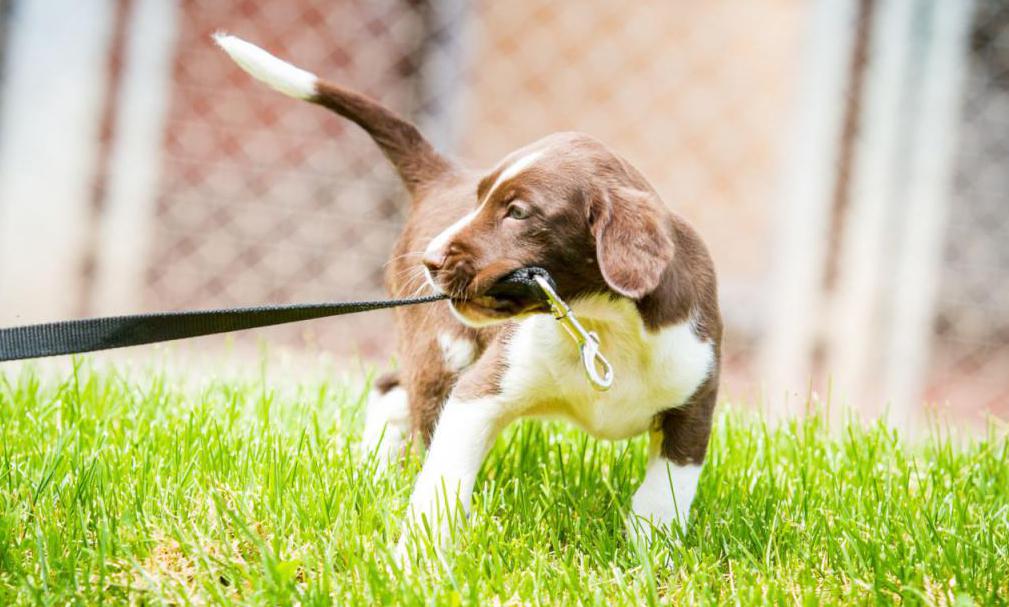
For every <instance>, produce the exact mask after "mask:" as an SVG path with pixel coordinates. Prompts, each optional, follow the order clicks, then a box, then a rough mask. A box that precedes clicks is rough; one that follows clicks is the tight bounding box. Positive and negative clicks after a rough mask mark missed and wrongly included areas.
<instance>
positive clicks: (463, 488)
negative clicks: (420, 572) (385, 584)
mask: <svg viewBox="0 0 1009 607" xmlns="http://www.w3.org/2000/svg"><path fill="white" fill-rule="evenodd" d="M506 423H507V420H506V415H505V407H504V406H503V404H502V402H501V401H500V400H498V399H496V398H493V397H485V398H478V399H473V400H467V399H460V398H457V397H454V396H453V397H450V398H449V400H448V402H446V403H445V407H444V408H443V409H442V411H441V415H440V416H439V420H438V424H437V426H436V427H435V431H434V436H433V437H432V439H431V446H430V447H429V449H428V453H427V459H426V460H425V461H424V467H423V468H422V469H421V473H420V476H419V477H418V478H417V484H416V485H415V486H414V490H413V496H412V497H411V499H410V509H409V511H408V515H407V523H406V526H405V528H404V531H403V536H402V537H401V538H400V543H399V547H398V549H397V552H398V553H399V555H400V556H401V557H402V556H404V555H405V554H406V545H407V542H408V541H409V540H410V538H411V536H412V535H413V534H417V533H418V532H422V531H423V529H424V528H425V523H426V525H427V526H429V527H430V529H431V531H432V533H433V536H434V537H433V538H432V539H433V540H434V542H435V545H443V544H444V543H445V541H446V540H447V539H448V536H449V534H450V531H451V525H452V523H453V522H454V521H455V519H456V518H457V516H458V514H459V512H458V508H459V507H460V506H461V507H462V508H463V511H464V512H468V511H469V505H470V499H471V497H472V495H473V484H474V482H475V481H476V475H477V472H479V471H480V465H481V464H482V463H483V459H484V456H486V455H487V451H488V450H489V449H490V447H491V445H492V444H493V443H494V438H495V437H496V436H497V435H498V433H499V432H500V431H501V429H502V428H503V427H504V425H505V424H506Z"/></svg>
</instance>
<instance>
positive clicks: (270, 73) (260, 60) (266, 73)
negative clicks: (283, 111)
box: [214, 32, 318, 99]
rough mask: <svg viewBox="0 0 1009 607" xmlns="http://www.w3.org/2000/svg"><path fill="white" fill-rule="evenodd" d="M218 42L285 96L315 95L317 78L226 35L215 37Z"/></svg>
mask: <svg viewBox="0 0 1009 607" xmlns="http://www.w3.org/2000/svg"><path fill="white" fill-rule="evenodd" d="M214 42H216V43H217V46H219V47H221V48H222V49H224V52H226V53H228V56H230V57H231V58H232V59H233V60H234V62H235V63H237V64H238V65H239V66H240V67H241V68H242V69H243V70H245V71H246V72H248V73H249V74H250V75H251V76H252V77H253V78H255V79H256V80H259V81H260V82H263V83H265V84H267V85H268V86H269V87H270V88H273V89H275V90H277V91H280V92H281V93H284V94H285V95H289V96H291V97H296V98H298V99H308V98H310V97H312V96H314V95H315V93H316V89H315V83H316V81H317V80H318V77H316V75H315V74H313V73H311V72H307V71H305V70H303V69H301V68H299V67H295V66H293V65H291V64H290V63H288V62H286V61H283V60H281V59H278V58H277V57H274V56H273V55H271V54H270V53H268V52H266V51H264V50H263V49H261V48H259V47H258V46H256V45H255V44H250V43H248V42H246V41H245V40H242V39H241V38H237V37H235V36H230V35H228V34H225V33H223V32H217V33H216V34H214Z"/></svg>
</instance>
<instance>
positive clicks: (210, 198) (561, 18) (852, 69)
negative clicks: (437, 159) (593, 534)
mask: <svg viewBox="0 0 1009 607" xmlns="http://www.w3.org/2000/svg"><path fill="white" fill-rule="evenodd" d="M217 29H222V30H226V31H228V32H230V33H234V34H236V35H239V36H241V37H244V38H246V39H248V40H250V41H252V42H254V43H256V44H258V45H261V46H263V47H265V48H266V49H268V50H270V51H271V52H273V53H275V54H278V55H280V56H282V57H284V58H286V59H289V60H290V61H292V62H294V63H295V64H297V65H299V66H302V67H304V68H306V69H309V70H311V71H314V72H316V73H318V74H320V75H322V76H323V77H326V78H328V79H332V80H335V81H337V82H340V83H343V84H345V85H347V86H349V87H351V88H355V89H358V90H361V91H363V92H365V93H367V94H369V95H371V96H374V97H376V98H378V99H380V100H381V101H383V102H384V103H386V104H387V105H389V106H391V107H392V108H394V109H396V110H397V111H399V112H401V113H403V114H405V115H407V116H409V117H411V118H412V119H413V120H415V121H416V122H417V123H418V124H419V125H420V126H421V128H422V129H423V130H424V131H425V132H426V133H427V134H428V136H429V137H430V138H431V139H432V140H433V141H435V142H436V143H437V144H438V145H439V146H441V147H442V148H443V149H444V150H446V151H448V152H449V153H451V154H453V155H456V156H458V157H461V158H465V159H468V160H471V161H472V162H473V163H474V164H476V165H483V166H488V165H492V164H493V163H495V162H496V161H497V160H498V159H499V158H500V157H501V156H503V155H504V154H506V153H507V152H509V151H511V150H512V149H514V148H516V147H518V146H521V145H524V144H526V143H528V142H530V141H532V140H534V139H536V138H538V137H540V136H542V135H545V134H547V133H550V132H553V131H557V130H572V129H573V130H580V131H585V132H588V133H590V134H592V135H594V136H596V137H598V138H600V139H602V140H603V141H605V142H607V143H608V144H610V145H611V146H612V147H613V148H615V149H616V150H617V151H618V152H620V153H621V154H623V155H624V156H626V157H627V158H629V159H630V160H631V161H632V162H633V163H634V164H635V165H636V166H637V167H638V168H640V169H641V170H642V171H643V172H644V173H645V174H646V175H647V176H648V177H649V179H651V181H652V183H653V184H654V185H655V187H656V188H657V190H658V191H659V193H660V194H661V195H662V196H663V198H664V200H665V201H666V202H667V203H668V204H669V206H670V207H671V208H673V209H675V210H676V211H678V212H679V213H681V214H683V215H684V216H686V217H687V218H689V220H690V221H692V222H693V223H694V224H695V225H696V226H697V227H698V228H699V230H700V231H701V233H702V234H703V236H704V237H705V239H706V241H707V243H708V245H709V246H710V248H711V250H712V253H713V256H714V258H715V261H716V264H717V266H718V268H719V272H720V288H721V300H722V309H723V313H724V316H725V319H726V323H727V335H726V339H725V353H726V364H727V371H726V379H725V381H724V388H723V394H724V395H725V397H726V398H728V399H729V400H732V401H736V402H742V403H748V404H754V405H757V406H763V407H767V408H769V409H772V410H774V411H782V412H789V411H794V410H797V409H799V408H801V406H802V404H803V402H804V398H805V395H806V394H807V393H808V392H809V391H810V390H812V391H815V392H816V393H818V394H819V395H820V396H821V398H822V399H824V400H826V399H827V395H828V394H829V399H830V402H831V403H832V404H833V403H838V404H846V405H850V406H854V407H856V408H857V409H858V410H859V411H861V412H863V413H865V414H866V415H868V416H874V415H877V414H879V413H880V412H884V411H886V412H888V413H889V414H890V416H891V417H892V418H893V419H895V420H896V421H897V422H898V423H899V422H900V421H901V420H907V419H915V418H920V417H921V414H922V413H923V412H924V411H927V410H929V409H930V408H936V407H938V408H941V409H946V410H948V411H952V412H953V413H954V414H955V416H956V418H957V419H959V420H962V421H965V422H970V423H976V422H979V421H980V420H983V419H984V418H985V416H987V415H989V414H994V415H995V416H998V417H1001V418H1002V419H1006V418H1009V0H745V1H740V0H708V1H706V2H695V1H691V0H636V1H635V2H612V1H605V0H583V1H580V2H555V1H551V0H509V1H507V2H491V1H489V0H485V1H481V2H466V1H465V0H337V1H334V0H258V1H257V0H244V1H234V2H222V1H219V0H213V1H212V0H188V1H185V2H172V1H170V0H104V1H100V0H0V325H10V324H20V323H28V322H40V321H47V320H56V319H64V318H72V317H83V316H89V315H105V314H117V313H129V312H137V311H153V310H171V309H186V308H205V307H217V306H234V305H253V304H262V303H280V302H309V301H321V300H338V299H352V298H366V297H376V296H379V295H380V294H381V293H382V286H381V285H382V273H383V264H384V263H385V261H386V259H387V257H388V255H389V251H390V249H391V247H392V244H393V242H394V239H395V238H396V235H397V232H398V230H399V227H400V225H401V224H402V221H403V207H404V204H403V203H404V201H405V199H406V196H405V192H404V190H403V188H402V187H401V186H400V185H399V183H398V182H397V180H396V179H395V177H394V175H393V172H392V170H391V169H390V167H389V166H387V165H386V163H385V162H384V160H383V158H382V157H381V155H380V154H379V153H378V151H377V150H376V149H375V147H374V146H373V145H372V143H371V142H370V140H369V139H368V138H367V137H366V136H365V135H364V134H363V133H362V132H361V131H359V130H358V129H357V128H356V127H354V126H353V125H350V124H349V123H347V122H345V121H343V120H341V119H339V118H337V117H335V116H332V115H330V114H328V113H327V112H326V111H324V110H321V109H319V108H316V107H313V106H310V105H308V104H301V103H298V102H296V101H293V100H290V99H288V98H285V97H283V96H282V95H280V94H277V93H274V92H272V91H270V90H267V89H265V88H264V87H262V86H260V85H258V84H257V83H255V82H253V81H252V80H251V78H249V77H248V76H247V75H246V74H244V73H243V72H241V71H240V70H239V69H238V68H237V67H236V66H234V65H233V64H232V63H231V62H230V61H229V60H228V59H227V57H226V56H225V55H224V54H223V53H221V52H219V51H218V50H217V49H216V48H215V47H214V46H213V44H212V42H211V39H210V34H211V33H212V32H214V31H215V30H217ZM236 339H237V342H235V343H237V344H238V347H239V348H241V347H242V344H245V345H250V346H252V349H255V344H256V343H257V340H260V339H265V340H266V341H268V342H269V343H270V344H271V347H278V348H289V349H291V350H293V351H297V352H302V353H305V354H306V356H309V357H311V356H317V355H318V354H319V353H323V352H325V353H329V354H330V355H332V356H337V357H363V358H365V359H369V360H374V361H377V362H378V363H380V364H386V363H387V362H388V361H389V360H390V357H391V356H392V352H393V348H394V341H393V340H394V335H393V332H392V327H391V321H390V316H389V315H388V314H385V313H373V314H369V315H365V316H354V317H345V318H342V319H334V320H326V321H316V322H312V323H308V324H300V325H294V326H290V327H284V328H277V329H270V330H267V331H264V332H259V333H256V334H255V335H242V336H239V337H237V338H236ZM198 343H199V346H200V347H201V348H205V349H212V348H215V347H218V346H220V345H221V344H223V343H224V339H223V338H205V339H203V340H201V341H200V342H198ZM128 355H131V356H132V355H136V356H142V355H143V353H142V350H141V349H137V350H134V351H131V352H130V353H129V354H128ZM348 359H349V358H348Z"/></svg>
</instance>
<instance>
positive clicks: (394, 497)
mask: <svg viewBox="0 0 1009 607" xmlns="http://www.w3.org/2000/svg"><path fill="white" fill-rule="evenodd" d="M43 376H45V377H47V379H42V377H43ZM48 377H49V375H47V374H43V373H41V372H36V371H31V370H28V371H18V372H16V373H15V372H13V371H10V370H8V371H6V372H4V371H3V370H2V369H0V604H3V605H8V604H35V603H39V604H68V603H78V604H94V603H97V602H99V601H105V602H110V603H126V602H132V603H181V604H186V603H233V602H241V603H249V604H263V605H274V604H288V603H301V604H326V603H330V602H332V603H336V604H343V605H348V604H353V605H357V604H369V605H370V604H378V603H382V604H389V603H391V604H420V603H426V604H438V605H442V604H445V605H457V604H494V603H501V604H527V603H547V604H568V603H572V602H575V603H587V604H601V605H614V604H628V605H641V604H662V603H670V602H672V603H677V604H682V603H704V604H715V603H717V604H723V603H732V602H738V603H741V604H766V603H787V604H795V603H804V604H821V603H850V602H858V603H876V602H883V603H889V602H898V601H901V602H908V603H911V604H919V603H925V604H972V603H977V604H992V603H995V604H997V603H1005V602H1006V601H1007V600H1009V444H1007V442H1006V440H1005V438H1002V437H1001V436H1000V435H999V434H998V433H997V432H996V431H995V430H992V431H991V432H989V434H988V435H987V437H978V438H965V437H960V436H957V435H955V434H952V433H950V432H948V431H946V430H945V429H942V430H940V429H936V430H933V431H932V432H931V434H930V436H929V437H928V438H924V439H922V440H921V441H919V442H917V443H916V444H914V445H911V444H909V443H908V442H906V441H904V440H903V439H901V438H900V437H899V436H898V435H897V434H895V433H894V431H892V430H890V429H888V428H886V427H885V426H883V425H872V426H868V427H863V426H859V425H857V424H850V425H849V426H848V427H845V428H843V429H838V430H835V431H828V430H827V428H826V427H825V424H824V423H823V421H822V420H821V419H819V418H816V417H811V418H808V419H807V420H805V421H801V422H792V423H789V424H785V425H781V426H778V427H772V426H770V425H768V424H767V423H765V422H763V421H762V420H761V419H760V418H759V417H758V416H756V415H755V414H752V413H746V412H744V411H743V410H742V409H741V408H738V407H736V408H734V407H733V406H731V405H727V404H723V405H722V406H721V409H720V414H719V415H718V418H717V421H716V430H715V435H714V438H713V443H712V446H711V450H710V455H709V457H708V460H707V463H706V465H705V470H704V473H703V475H702V477H701V487H700V492H699V495H698V499H697V501H696V502H695V507H694V508H695V510H694V512H693V516H692V518H691V524H690V528H689V530H688V532H687V533H686V535H685V536H683V537H670V538H669V539H668V541H666V542H661V543H659V544H656V545H654V546H653V547H652V548H651V549H649V550H648V551H647V552H639V551H636V550H635V549H633V548H632V546H630V545H629V544H628V542H627V541H625V538H624V535H623V532H622V530H623V518H624V515H625V511H626V508H627V505H628V503H629V500H630V496H631V494H632V492H633V489H634V487H635V485H636V483H637V482H638V480H639V479H640V477H641V476H642V474H643V472H644V447H645V445H644V443H643V442H642V441H641V440H640V439H639V440H635V441H631V442H619V443H606V442H599V441H595V440H591V439H588V438H587V437H586V436H585V435H584V434H582V433H580V432H578V431H576V430H573V429H571V428H569V427H566V426H563V425H559V424H544V423H538V422H533V423H522V424H518V425H516V426H514V427H512V428H510V429H509V430H508V431H507V432H506V433H505V434H504V435H503V436H502V437H501V438H500V439H499V441H498V443H497V445H496V447H495V448H494V450H493V451H492V453H491V454H490V456H489V458H488V460H487V462H486V464H485V466H484V468H483V471H482V473H481V478H480V480H479V482H478V484H477V492H476V496H475V503H474V511H473V513H472V515H471V516H470V520H469V522H468V525H467V527H466V528H465V529H464V531H463V532H462V533H461V535H460V537H459V538H458V541H457V542H456V545H455V547H454V549H453V550H451V551H449V552H447V553H446V554H444V555H442V556H441V557H438V556H435V555H431V556H430V558H429V559H428V560H427V561H426V563H425V564H424V565H421V566H417V567H415V569H414V570H413V571H412V572H410V573H409V574H406V573H403V572H402V571H396V569H395V565H394V560H393V559H392V558H391V556H390V554H391V549H392V547H393V545H394V543H395V541H396V539H397V536H398V532H399V521H400V519H401V518H402V516H403V513H404V510H405V507H406V501H407V497H408V494H409V491H410V486H411V480H412V478H413V476H414V474H415V473H416V471H417V469H418V467H419V462H418V461H416V459H414V460H413V461H410V462H409V463H408V464H407V465H406V466H405V467H403V468H402V469H397V470H396V471H395V472H394V473H393V474H391V475H389V476H388V477H386V478H379V479H377V480H376V479H373V478H372V474H371V472H370V470H369V469H368V468H367V466H366V464H364V463H362V458H361V457H360V456H359V455H358V454H357V453H356V452H355V445H356V443H357V435H358V434H359V432H360V429H361V426H362V421H363V400H364V398H365V394H366V390H367V387H366V382H365V379H364V377H363V376H362V377H361V378H360V379H359V381H353V382H341V381H339V380H331V381H328V382H327V381H308V380H306V381H304V382H303V383H296V382H294V381H293V380H290V381H287V382H285V381H282V380H278V379H277V378H275V377H271V378H269V379H264V378H266V377H267V376H266V375H265V374H264V375H262V376H260V377H253V378H246V379H234V378H232V379H227V380H224V379H219V380H206V379H203V380H196V379H192V378H189V379H187V378H185V377H184V378H182V379H181V380H180V379H179V378H178V377H173V378H172V379H169V375H168V374H167V373H165V372H162V371H157V370H155V371H130V372H124V371H121V370H120V371H117V370H114V369H113V370H102V371H96V370H92V369H91V368H90V366H89V365H88V364H87V363H83V364H78V366H77V369H76V371H75V372H74V373H72V374H68V376H67V377H65V378H64V379H63V380H62V381H59V380H57V379H51V378H48Z"/></svg>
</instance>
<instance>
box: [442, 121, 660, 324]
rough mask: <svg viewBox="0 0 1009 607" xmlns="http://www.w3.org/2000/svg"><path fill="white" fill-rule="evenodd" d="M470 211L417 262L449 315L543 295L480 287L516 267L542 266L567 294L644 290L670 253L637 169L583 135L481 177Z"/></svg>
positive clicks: (502, 316) (478, 319)
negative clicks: (446, 298)
mask: <svg viewBox="0 0 1009 607" xmlns="http://www.w3.org/2000/svg"><path fill="white" fill-rule="evenodd" d="M473 205H474V208H473V210H472V211H471V212H470V213H469V214H467V215H466V216H464V217H463V218H461V219H460V220H459V221H458V222H456V223H455V224H453V225H452V226H450V227H448V228H447V229H445V230H444V231H443V232H442V233H441V234H439V235H437V236H436V237H435V238H434V239H432V240H431V242H430V244H429V245H428V247H427V250H426V251H425V254H424V261H423V262H424V265H425V268H426V269H427V273H428V278H429V280H430V281H431V283H432V285H433V286H434V287H435V288H436V289H438V290H439V291H442V292H445V293H448V294H449V295H451V296H452V300H451V305H452V308H453V310H454V311H455V313H456V315H457V316H458V317H459V318H460V319H461V320H462V321H463V322H465V323H466V324H469V325H472V326H482V325H487V324H493V323H496V322H501V321H503V320H506V319H508V318H512V317H515V316H518V315H522V314H525V313H529V312H533V311H539V309H540V308H541V306H542V304H540V303H538V302H537V301H535V300H532V299H530V300H523V299H521V298H519V299H515V298H508V299H500V298H496V297H492V296H490V295H488V294H487V291H488V290H489V289H490V288H491V287H493V286H494V285H495V284H496V283H497V282H498V281H499V280H501V279H502V278H503V277H504V276H506V275H508V274H510V273H511V272H513V271H514V270H517V269H519V268H522V267H529V266H538V267H542V268H545V269H546V270H547V271H549V272H550V274H551V276H552V277H553V278H554V280H555V281H556V282H557V286H558V291H559V292H560V294H561V296H562V297H564V298H573V297H577V296H579V295H584V294H587V293H592V292H605V291H613V292H616V293H617V294H620V295H625V296H629V297H634V298H637V297H641V296H643V295H644V294H646V293H648V292H650V291H651V290H653V289H654V288H655V286H656V285H657V284H658V282H659V280H660V279H661V275H662V272H663V271H664V269H665V268H666V266H668V264H669V262H670V260H671V259H672V255H673V244H672V238H671V236H672V235H671V233H670V228H669V221H668V211H666V210H665V208H664V207H663V206H662V204H661V202H660V201H659V200H658V198H657V197H656V196H655V194H654V192H652V191H651V189H650V188H649V187H648V185H647V183H645V182H644V179H643V178H642V177H641V176H640V175H638V174H637V172H636V171H634V170H633V169H630V168H629V167H628V166H627V165H626V163H624V162H623V161H622V160H620V159H619V158H618V157H617V156H615V155H614V154H612V153H611V152H609V151H608V150H607V149H606V148H605V147H604V146H602V144H600V143H598V142H597V141H595V140H593V139H591V138H588V137H586V136H584V135H576V134H561V135H555V136H551V137H548V138H547V139H544V140H541V141H539V142H536V143H534V144H532V145H531V146H528V147H526V148H523V149H522V150H519V151H517V152H515V153H514V154H511V155H510V156H508V157H507V158H506V159H505V160H504V161H503V162H502V163H501V164H500V165H499V166H498V167H497V168H496V169H494V170H493V171H491V172H490V173H489V174H488V175H486V176H485V177H484V178H483V179H481V180H480V182H479V184H478V186H477V189H476V192H474V201H473Z"/></svg>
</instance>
